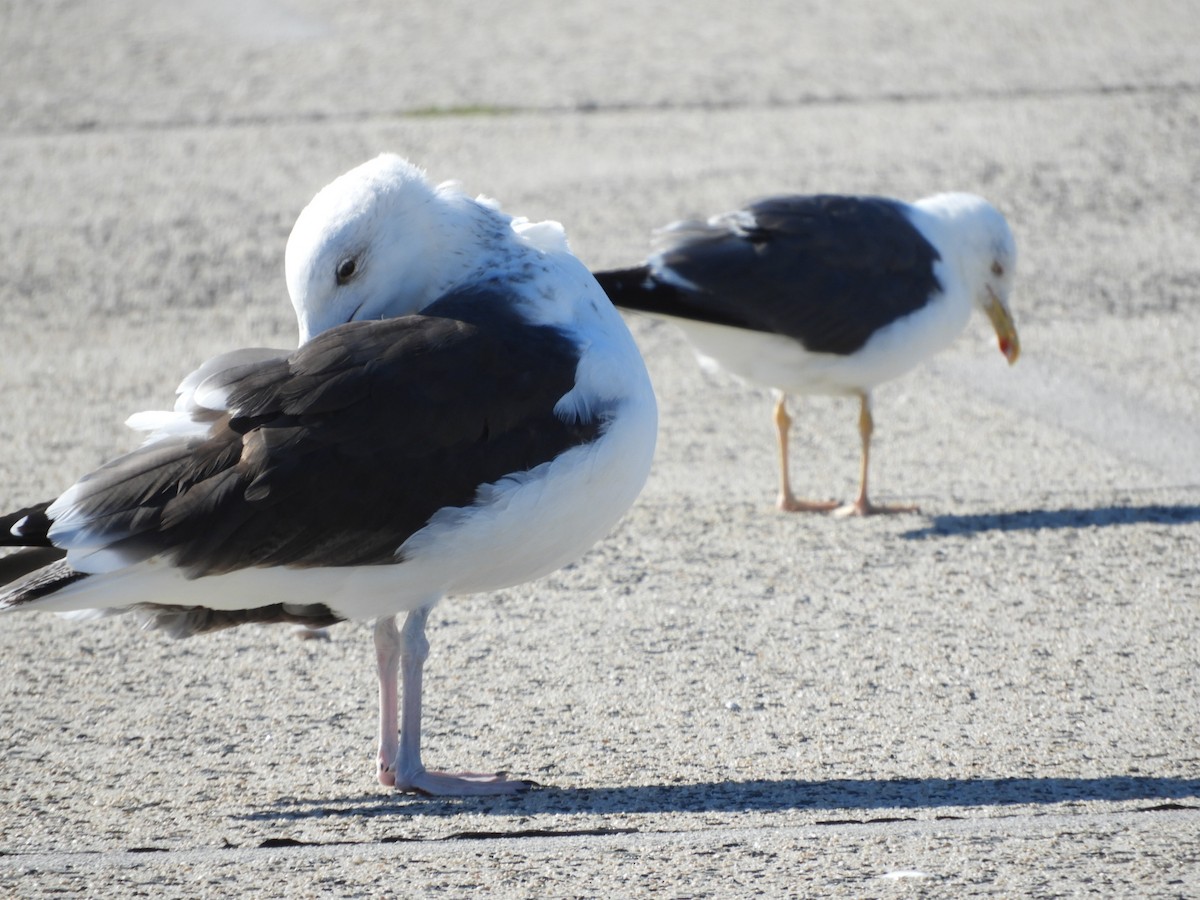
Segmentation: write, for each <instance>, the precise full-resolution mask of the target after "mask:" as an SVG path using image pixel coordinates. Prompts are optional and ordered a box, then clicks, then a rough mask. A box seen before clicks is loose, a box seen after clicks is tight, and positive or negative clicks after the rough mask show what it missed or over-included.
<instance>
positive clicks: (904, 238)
mask: <svg viewBox="0 0 1200 900" xmlns="http://www.w3.org/2000/svg"><path fill="white" fill-rule="evenodd" d="M661 240H662V242H663V249H662V250H661V251H660V254H659V257H658V259H659V262H660V265H661V268H662V269H663V270H665V274H666V276H667V277H665V278H662V279H660V280H664V281H667V282H668V283H669V284H671V285H673V286H675V287H676V288H677V291H678V297H677V299H676V300H675V304H676V309H677V311H678V312H677V313H676V314H683V316H684V317H685V318H694V319H700V320H702V321H711V322H715V323H717V324H722V325H732V326H734V327H739V328H748V329H752V330H755V331H766V332H772V333H775V334H782V335H786V336H788V337H791V338H794V339H796V340H798V341H800V342H801V343H802V344H803V345H804V346H805V347H806V348H807V349H809V350H812V351H814V352H820V353H837V354H842V355H846V354H850V353H853V352H855V351H856V350H858V349H860V348H861V347H862V345H863V344H865V343H866V342H867V340H868V339H869V338H870V337H871V335H872V334H874V333H875V332H876V331H877V330H879V329H880V328H882V327H883V326H885V325H887V324H889V323H890V322H893V321H895V320H896V319H898V318H901V317H903V316H905V315H908V314H909V313H912V312H914V311H916V310H918V309H920V308H921V307H922V306H924V305H925V304H926V303H927V302H928V301H929V299H930V296H931V295H932V294H934V293H935V292H937V291H938V290H940V288H939V285H938V281H937V277H936V275H935V273H934V263H935V262H936V261H937V260H938V258H939V256H938V253H937V250H936V249H935V248H934V247H933V245H932V244H930V243H929V241H927V240H926V239H925V237H924V236H923V235H922V234H921V233H920V232H919V231H918V230H917V229H916V227H914V226H913V224H912V223H911V222H910V221H909V220H908V218H907V216H906V215H905V214H904V207H903V205H902V204H900V203H898V202H897V201H894V200H889V199H886V198H882V197H847V196H835V195H821V196H787V197H771V198H768V199H765V200H760V201H758V202H756V203H753V204H751V205H750V206H748V207H746V209H744V210H740V211H738V212H735V213H729V214H727V215H725V216H721V217H718V218H716V219H714V220H711V221H709V222H694V223H683V224H681V225H678V226H675V227H673V228H671V229H668V230H667V231H665V232H664V233H663V235H662V238H661ZM652 267H653V266H652ZM683 285H692V286H694V287H693V288H691V289H688V288H687V287H684V286H683ZM663 312H664V314H671V313H670V312H667V311H663Z"/></svg>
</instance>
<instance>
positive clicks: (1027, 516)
mask: <svg viewBox="0 0 1200 900" xmlns="http://www.w3.org/2000/svg"><path fill="white" fill-rule="evenodd" d="M1192 522H1200V506H1195V505H1182V506H1163V505H1152V506H1098V507H1095V508H1093V509H1073V508H1072V509H1028V510H1018V511H1017V512H1004V513H972V514H969V515H953V514H951V515H943V516H933V517H932V520H931V521H930V523H929V524H928V525H926V526H925V527H924V528H915V529H913V530H911V531H906V532H904V533H903V534H901V535H900V536H901V537H902V538H905V539H907V540H910V541H916V540H925V539H926V538H931V537H944V536H945V535H951V534H977V533H980V532H984V531H1037V530H1039V529H1042V528H1107V527H1109V526H1111V525H1142V524H1146V523H1152V524H1158V525H1186V524H1189V523H1192Z"/></svg>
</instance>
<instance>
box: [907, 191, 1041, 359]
mask: <svg viewBox="0 0 1200 900" xmlns="http://www.w3.org/2000/svg"><path fill="white" fill-rule="evenodd" d="M916 205H917V206H918V207H920V208H921V209H924V210H925V211H927V212H929V213H932V214H933V215H935V216H937V218H938V219H939V220H940V221H941V222H942V224H943V226H944V227H943V231H942V233H943V235H944V246H945V247H946V248H947V249H948V250H949V248H953V250H951V251H950V252H952V253H953V254H954V255H955V257H956V260H957V262H956V264H957V266H958V268H959V270H960V274H961V277H962V278H963V279H964V282H965V283H966V285H967V287H968V290H970V292H971V299H972V300H973V301H974V303H975V305H976V306H978V307H979V308H980V309H981V310H983V312H984V313H985V314H986V315H987V317H988V319H990V320H991V323H992V327H993V328H994V329H995V330H996V339H997V341H998V342H999V344H1000V352H1001V353H1003V354H1004V357H1005V358H1006V359H1007V360H1008V361H1009V363H1010V364H1011V363H1014V362H1016V361H1017V357H1018V356H1019V355H1020V353H1021V342H1020V340H1019V338H1018V337H1017V328H1016V325H1015V324H1014V322H1013V317H1012V311H1011V309H1010V308H1009V305H1008V297H1009V294H1010V293H1011V292H1012V285H1013V280H1014V278H1015V277H1016V274H1017V243H1016V241H1015V240H1013V235H1012V231H1011V230H1010V229H1009V227H1008V222H1006V221H1005V219H1004V216H1003V215H1001V213H1000V211H999V210H998V209H996V208H995V207H994V206H992V205H991V204H990V203H988V202H987V201H986V200H984V199H983V198H982V197H976V196H975V195H974V194H938V195H937V196H935V197H927V198H926V199H924V200H921V201H919V202H918V203H917V204H916ZM943 262H945V263H948V264H950V265H955V263H951V262H950V261H949V260H943Z"/></svg>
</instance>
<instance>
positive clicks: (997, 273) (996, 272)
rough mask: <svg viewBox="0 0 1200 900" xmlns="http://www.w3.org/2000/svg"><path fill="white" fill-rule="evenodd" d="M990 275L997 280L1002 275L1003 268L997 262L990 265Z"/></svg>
mask: <svg viewBox="0 0 1200 900" xmlns="http://www.w3.org/2000/svg"><path fill="white" fill-rule="evenodd" d="M992 274H993V275H995V276H996V277H997V278H999V277H1000V276H1001V275H1003V274H1004V266H1002V265H1000V263H998V262H994V263H992Z"/></svg>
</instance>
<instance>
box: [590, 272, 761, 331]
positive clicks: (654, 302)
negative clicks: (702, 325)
mask: <svg viewBox="0 0 1200 900" xmlns="http://www.w3.org/2000/svg"><path fill="white" fill-rule="evenodd" d="M667 274H668V275H669V270H668V272H667ZM592 276H593V277H594V278H595V279H596V280H597V281H598V282H600V287H602V288H604V293H606V294H608V299H609V300H611V301H612V304H613V306H615V307H617V309H627V310H631V311H633V312H642V313H649V314H650V315H652V316H662V317H665V318H669V319H685V320H689V321H692V322H707V323H709V324H711V325H725V326H729V327H732V328H753V327H754V326H752V325H750V324H748V323H747V322H746V321H745V320H744V319H743V318H741V317H740V316H738V315H735V314H734V313H733V312H731V311H730V310H728V309H725V308H723V306H722V304H717V303H708V302H705V299H706V295H705V294H704V293H703V292H702V291H700V290H699V289H698V288H696V289H689V288H688V287H687V286H686V284H685V283H683V282H680V283H672V282H671V281H669V280H666V278H664V277H663V276H662V275H655V274H654V273H652V272H651V271H650V267H649V266H638V267H636V268H633V269H610V270H608V271H605V272H593V273H592Z"/></svg>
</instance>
